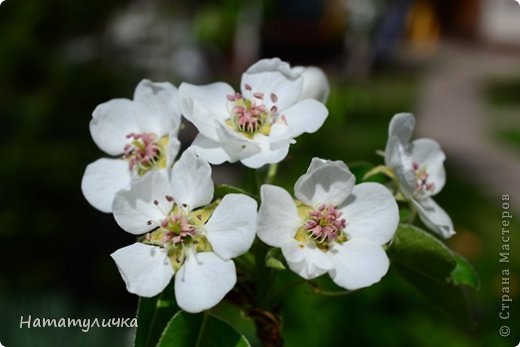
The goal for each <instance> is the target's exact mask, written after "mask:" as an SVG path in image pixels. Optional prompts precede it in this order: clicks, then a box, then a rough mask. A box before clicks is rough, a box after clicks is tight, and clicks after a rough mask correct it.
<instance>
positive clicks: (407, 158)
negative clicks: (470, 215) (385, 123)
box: [385, 113, 455, 238]
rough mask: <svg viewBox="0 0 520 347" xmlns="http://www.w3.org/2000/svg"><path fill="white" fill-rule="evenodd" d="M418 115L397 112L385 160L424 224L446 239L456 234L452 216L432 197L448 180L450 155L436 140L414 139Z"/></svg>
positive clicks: (393, 119)
mask: <svg viewBox="0 0 520 347" xmlns="http://www.w3.org/2000/svg"><path fill="white" fill-rule="evenodd" d="M414 128H415V118H414V116H413V115H411V114H409V113H399V114H396V115H395V116H394V117H393V118H392V120H391V121H390V126H389V129H388V142H387V144H386V149H385V163H386V165H387V166H389V167H391V168H392V169H393V171H394V173H395V175H396V177H397V179H398V181H399V185H400V189H401V192H402V193H403V194H404V196H405V197H406V198H408V199H410V200H411V201H412V203H413V204H414V206H415V207H416V208H417V211H418V213H419V217H420V218H421V220H422V221H423V223H424V224H425V225H426V226H427V227H429V228H431V229H432V230H433V231H434V232H436V233H437V234H439V235H440V236H442V237H444V238H449V237H451V236H452V235H454V234H455V231H454V230H453V223H452V221H451V218H450V216H448V214H447V213H446V212H445V211H444V210H443V209H442V208H441V207H440V206H439V205H437V203H436V202H435V201H434V200H433V199H432V198H431V197H432V196H434V195H435V194H437V193H438V192H440V191H441V189H442V188H443V187H444V184H445V183H446V172H445V170H444V160H445V159H446V156H445V155H444V152H443V151H442V150H441V148H440V146H439V144H438V143H437V142H436V141H434V140H432V139H426V138H425V139H417V140H414V141H412V142H410V139H411V137H412V132H413V130H414Z"/></svg>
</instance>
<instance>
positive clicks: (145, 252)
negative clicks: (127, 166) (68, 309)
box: [111, 150, 257, 312]
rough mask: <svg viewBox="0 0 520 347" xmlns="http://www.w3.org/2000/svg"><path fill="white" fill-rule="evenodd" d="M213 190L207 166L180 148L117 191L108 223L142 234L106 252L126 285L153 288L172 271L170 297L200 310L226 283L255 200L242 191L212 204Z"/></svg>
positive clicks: (251, 230) (232, 277)
mask: <svg viewBox="0 0 520 347" xmlns="http://www.w3.org/2000/svg"><path fill="white" fill-rule="evenodd" d="M213 192H214V188H213V182H212V180H211V167H210V166H209V164H208V163H207V162H206V161H205V160H203V159H201V158H198V157H197V156H196V155H195V154H194V153H193V152H192V151H191V150H187V151H185V152H184V153H183V154H182V156H181V158H180V159H179V160H178V161H177V162H176V163H175V164H174V166H173V168H172V170H171V172H170V174H169V175H168V174H167V173H166V172H164V171H154V172H151V173H149V174H147V175H145V176H144V177H142V178H139V179H138V180H136V181H135V182H134V183H133V184H132V185H131V187H130V189H129V190H121V191H120V192H119V193H117V195H116V198H115V200H114V211H113V213H114V217H115V219H116V222H117V223H118V224H119V226H121V228H123V229H124V230H126V231H127V232H129V233H131V234H135V235H142V236H141V237H140V239H139V241H138V242H136V243H134V244H132V245H130V246H127V247H124V248H121V249H119V250H117V251H115V252H114V253H112V255H111V256H112V258H113V259H114V261H115V262H116V265H117V267H118V269H119V271H120V273H121V275H122V277H123V280H124V281H125V283H126V287H127V289H128V291H129V292H131V293H134V294H137V295H139V296H143V297H151V296H154V295H157V294H158V293H160V292H161V291H162V290H163V289H164V288H165V287H166V286H167V285H168V283H169V282H170V281H171V279H172V277H174V276H175V298H176V300H177V304H178V305H179V306H180V307H181V308H182V309H183V310H185V311H188V312H200V311H203V310H206V309H208V308H211V307H213V306H215V305H216V304H217V303H218V302H219V301H220V300H222V298H223V297H224V296H225V295H226V294H227V293H228V292H229V291H230V290H231V289H232V288H233V286H234V285H235V283H236V281H237V277H236V270H235V264H234V262H233V260H232V258H235V257H237V256H239V255H242V254H243V253H245V252H246V251H247V250H248V249H249V248H250V247H251V244H252V243H253V240H254V237H255V229H256V215H257V212H256V209H257V204H256V201H255V200H254V199H252V198H250V197H248V196H246V195H243V194H227V195H225V196H224V197H223V198H222V200H220V201H216V202H213V203H212V202H211V201H212V199H213Z"/></svg>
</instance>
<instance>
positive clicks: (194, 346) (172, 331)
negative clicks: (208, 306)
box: [157, 311, 251, 347]
mask: <svg viewBox="0 0 520 347" xmlns="http://www.w3.org/2000/svg"><path fill="white" fill-rule="evenodd" d="M172 346H179V347H251V345H250V344H249V342H248V341H247V340H246V338H245V337H244V336H242V335H241V334H240V333H238V332H237V331H236V330H235V329H234V328H232V327H231V326H230V325H229V324H228V323H226V322H224V321H222V320H220V319H218V318H215V317H213V316H211V315H209V314H208V313H200V314H190V313H186V312H184V311H179V312H177V314H175V316H174V317H173V318H172V319H171V320H170V322H169V323H168V326H167V327H166V329H165V330H164V332H163V335H162V336H161V339H160V340H159V343H158V344H157V347H172Z"/></svg>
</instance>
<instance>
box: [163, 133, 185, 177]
mask: <svg viewBox="0 0 520 347" xmlns="http://www.w3.org/2000/svg"><path fill="white" fill-rule="evenodd" d="M180 149H181V142H180V141H179V139H178V138H177V135H176V132H175V131H173V132H172V133H171V134H170V138H169V140H168V148H167V150H166V167H167V168H170V167H171V166H172V164H173V162H174V161H175V157H176V156H177V154H179V150H180Z"/></svg>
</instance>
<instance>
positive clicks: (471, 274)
mask: <svg viewBox="0 0 520 347" xmlns="http://www.w3.org/2000/svg"><path fill="white" fill-rule="evenodd" d="M455 257H456V262H457V264H456V265H455V269H453V271H452V272H451V279H452V280H453V284H455V285H466V286H468V287H472V288H475V289H476V290H479V289H480V280H479V278H478V275H477V272H476V271H475V269H474V268H473V266H472V265H471V264H470V263H469V262H468V261H467V260H466V259H464V257H462V256H461V255H458V254H456V255H455Z"/></svg>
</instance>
